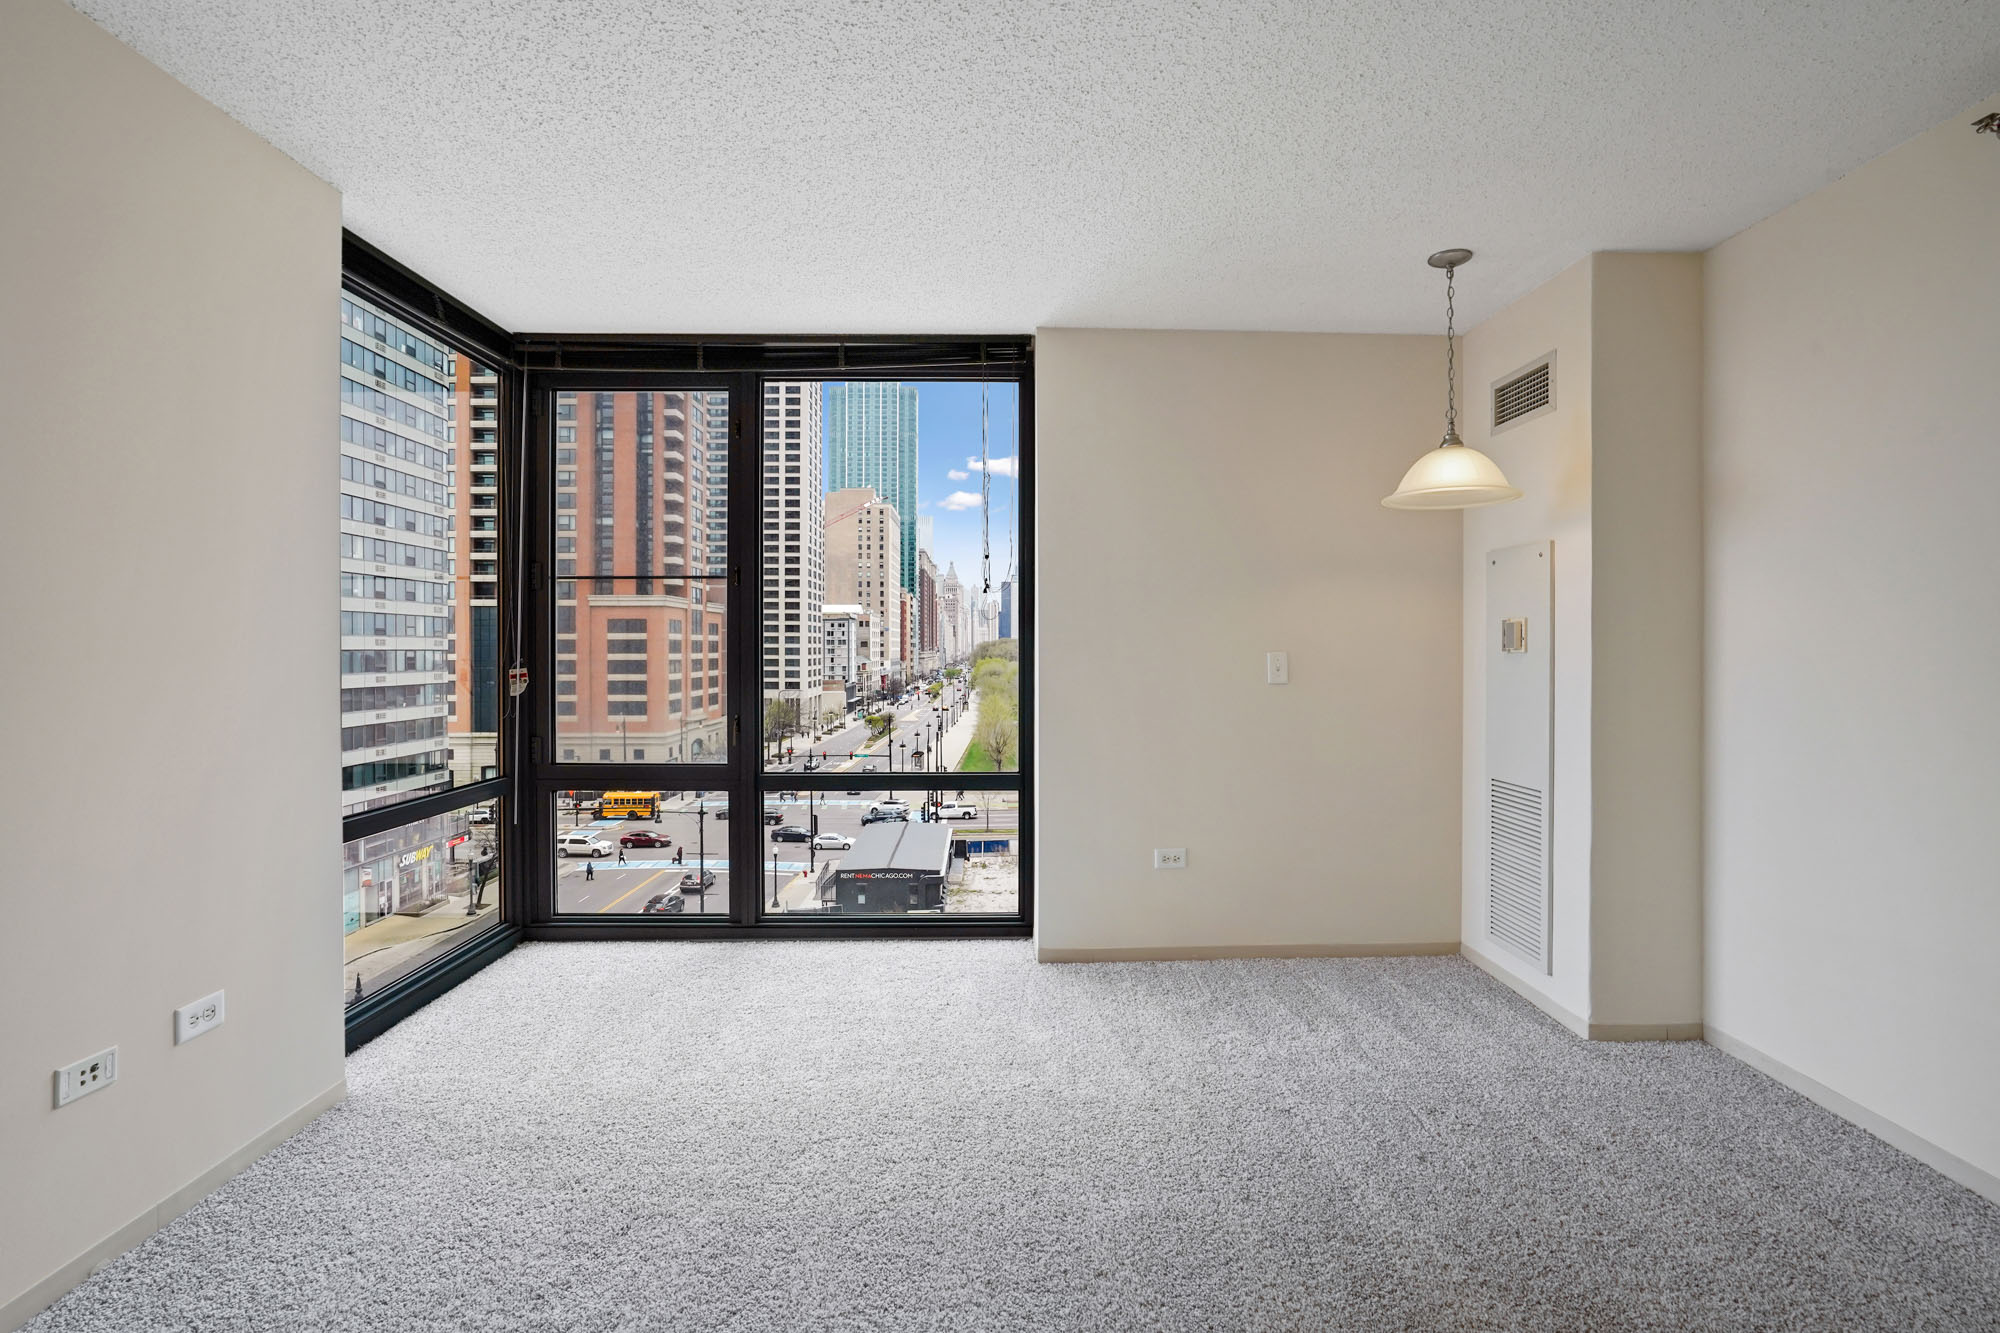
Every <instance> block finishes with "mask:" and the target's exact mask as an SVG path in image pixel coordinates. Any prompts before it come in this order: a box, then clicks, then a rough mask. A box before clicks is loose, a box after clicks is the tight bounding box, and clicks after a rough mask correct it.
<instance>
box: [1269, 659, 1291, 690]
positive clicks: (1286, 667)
mask: <svg viewBox="0 0 2000 1333" xmlns="http://www.w3.org/2000/svg"><path fill="white" fill-rule="evenodd" d="M1291 678H1292V662H1291V658H1290V657H1289V656H1288V655H1287V654H1285V653H1265V654H1264V683H1265V684H1266V685H1283V684H1284V683H1285V682H1286V681H1288V680H1290V679H1291Z"/></svg>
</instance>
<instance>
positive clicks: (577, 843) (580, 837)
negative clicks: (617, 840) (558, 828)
mask: <svg viewBox="0 0 2000 1333" xmlns="http://www.w3.org/2000/svg"><path fill="white" fill-rule="evenodd" d="M556 853H557V855H560V856H609V855H611V844H610V843H608V842H606V841H605V840H604V839H602V838H600V837H598V836H597V835H596V834H594V833H584V832H581V831H580V830H572V831H570V832H568V833H565V834H563V835H562V837H560V838H558V839H556Z"/></svg>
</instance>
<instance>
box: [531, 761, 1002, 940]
mask: <svg viewBox="0 0 2000 1333" xmlns="http://www.w3.org/2000/svg"><path fill="white" fill-rule="evenodd" d="M892 795H893V796H896V797H900V798H902V799H903V800H905V801H907V802H909V804H910V806H911V808H912V810H914V809H915V808H916V807H917V806H918V804H919V803H920V802H922V801H923V800H924V799H925V797H926V796H927V795H928V792H927V791H924V790H916V789H910V790H903V791H897V792H893V793H892V792H873V793H864V794H862V795H860V796H849V795H847V794H846V793H844V792H841V793H812V792H801V793H800V796H801V798H802V799H799V800H786V801H782V802H779V801H771V802H767V805H769V806H772V807H775V808H776V809H777V810H778V811H779V813H780V815H781V817H782V818H781V822H780V824H778V825H764V826H760V838H759V843H760V846H761V848H762V853H763V854H762V857H761V858H760V861H759V864H758V867H757V874H756V875H755V876H754V877H752V878H750V879H749V882H750V883H754V884H757V885H758V886H759V887H760V890H761V892H762V893H763V902H764V906H765V910H766V911H770V910H772V907H771V903H772V898H773V892H774V890H775V892H776V896H777V899H778V903H779V909H778V910H796V909H797V908H800V907H803V906H806V905H807V903H808V894H809V880H808V878H806V877H808V876H810V874H811V873H812V872H813V871H815V870H816V869H817V868H818V867H820V866H824V865H826V864H827V863H828V861H838V860H839V859H840V857H841V855H842V854H841V853H840V852H838V851H832V850H825V851H818V852H815V851H813V850H812V848H811V846H810V844H808V843H805V842H774V841H772V839H771V836H770V835H771V830H772V828H776V827H784V826H792V827H798V828H803V829H807V830H811V829H813V828H814V825H815V821H816V822H817V826H818V831H819V832H821V833H839V834H844V835H846V836H847V837H850V838H851V837H854V836H856V835H857V834H859V833H860V831H861V828H862V823H861V821H862V818H863V816H865V815H866V814H867V813H868V807H869V806H870V805H873V804H875V803H876V802H879V801H883V800H886V799H888V798H889V797H890V796H892ZM956 795H957V793H956V791H955V790H953V789H952V788H949V787H946V788H945V789H944V797H945V799H946V800H951V799H953V798H954V797H955V796H956ZM988 798H990V799H988ZM965 804H968V805H974V806H977V807H978V809H979V817H978V818H976V819H968V820H953V821H951V827H952V829H953V831H954V833H957V834H969V833H992V834H994V835H996V836H1001V837H1008V838H1010V839H1012V838H1013V837H1014V836H1015V834H1016V831H1017V829H1018V827H1019V822H1020V798H1019V797H1018V796H1017V795H1016V794H1015V793H1013V792H976V791H968V792H967V793H966V794H965ZM695 808H696V802H695V798H694V797H693V796H692V795H687V796H678V795H671V794H670V796H669V799H668V802H667V804H666V806H665V808H664V810H663V811H662V813H661V816H660V822H659V823H658V824H655V823H653V821H651V820H647V819H599V820H584V821H581V822H579V823H576V824H574V825H572V822H571V820H570V819H569V818H568V817H567V815H565V817H564V819H563V821H562V828H563V829H564V830H565V831H567V830H568V829H570V828H571V827H578V828H584V829H588V830H590V831H591V832H593V833H595V834H596V835H597V836H598V837H600V838H602V839H604V841H606V842H608V843H610V844H612V846H614V847H615V846H617V843H618V836H619V834H621V833H626V832H629V831H631V830H633V829H649V830H655V831H658V832H660V833H663V834H665V835H666V836H667V837H670V838H672V839H673V840H674V846H673V847H671V848H666V847H633V848H628V849H627V850H626V853H625V856H626V863H625V864H624V865H622V866H621V865H619V864H618V858H617V856H616V854H613V855H612V856H609V857H605V858H602V859H600V860H598V861H597V862H596V863H595V867H596V868H595V873H594V874H593V875H592V876H591V877H590V878H588V879H586V878H585V871H584V867H585V865H586V864H587V862H586V860H585V859H584V858H583V857H564V858H560V859H559V860H558V861H557V865H556V904H557V910H558V911H560V912H563V913H619V914H623V913H626V912H637V911H638V910H639V909H640V908H641V907H643V906H644V905H645V903H646V900H647V899H648V898H650V897H652V896H653V895H654V894H656V893H665V892H667V891H668V890H669V889H671V888H673V887H674V886H675V885H676V884H678V883H679V882H680V877H681V875H682V874H683V873H685V872H687V871H689V870H692V869H694V868H695V862H696V861H697V859H699V858H698V855H697V850H696V846H695V841H694V840H695V824H696V815H695ZM708 808H709V824H708V845H707V848H706V852H707V861H706V864H707V866H708V868H709V869H710V870H712V871H714V872H715V879H716V890H715V891H714V892H711V893H710V894H709V895H708V913H709V914H710V915H723V914H726V913H727V911H728V903H727V901H726V899H725V898H724V896H723V894H724V892H725V891H726V890H727V889H728V887H729V884H730V879H731V877H730V874H729V871H728V857H729V846H728V841H729V821H726V820H717V819H716V818H715V811H716V810H717V809H719V808H721V802H720V801H719V800H715V799H711V800H710V801H709V802H708ZM684 839H685V842H683V840H684ZM683 848H684V849H685V856H686V860H685V863H684V864H682V865H678V866H677V865H675V864H673V854H674V852H675V851H678V850H683ZM1016 850H1018V848H1017V849H1016ZM696 914H697V904H696V902H695V900H694V899H693V898H692V897H690V898H689V899H688V905H687V912H686V915H690V916H691V915H696Z"/></svg>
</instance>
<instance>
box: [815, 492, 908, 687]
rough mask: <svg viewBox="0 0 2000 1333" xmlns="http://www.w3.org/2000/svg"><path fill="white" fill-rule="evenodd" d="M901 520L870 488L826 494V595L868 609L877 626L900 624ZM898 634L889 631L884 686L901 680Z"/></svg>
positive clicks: (829, 598)
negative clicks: (886, 677)
mask: <svg viewBox="0 0 2000 1333" xmlns="http://www.w3.org/2000/svg"><path fill="white" fill-rule="evenodd" d="M902 569H903V524H902V519H901V517H900V516H899V515H898V514H897V513H896V507H895V506H894V505H892V504H889V503H888V502H887V501H885V500H883V499H882V498H881V497H880V496H878V495H877V494H876V493H875V492H874V491H873V490H872V489H870V488H869V487H866V486H855V487H849V488H847V489H846V490H839V491H831V492H829V493H828V494H827V497H826V596H827V600H828V601H829V602H833V603H852V604H855V605H859V606H863V607H866V608H867V609H868V611H869V614H870V615H871V616H872V618H873V620H874V623H875V624H876V625H877V626H882V627H887V626H890V625H894V624H897V623H898V622H899V619H900V615H899V612H898V608H897V601H898V599H899V598H900V597H901V595H902V591H903V590H902ZM900 637H901V636H900V635H897V634H893V633H892V634H886V635H885V644H884V654H883V655H884V657H885V659H886V661H885V662H884V664H883V670H884V671H885V672H886V674H887V675H888V676H889V679H888V680H885V681H883V682H882V684H883V685H885V686H886V685H890V684H896V683H899V682H900V681H901V680H902V679H903V654H902V645H901V643H900V642H899V639H900Z"/></svg>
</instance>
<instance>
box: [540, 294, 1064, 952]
mask: <svg viewBox="0 0 2000 1333" xmlns="http://www.w3.org/2000/svg"><path fill="white" fill-rule="evenodd" d="M519 346H520V348H521V351H522V362H523V366H524V374H525V378H524V382H523V393H524V397H525V399H526V405H527V411H526V426H527V437H528V438H527V443H528V449H527V455H528V463H527V477H526V479H525V484H526V486H527V487H528V491H529V494H530V495H531V496H535V495H542V496H546V497H548V502H547V503H542V504H536V503H530V505H529V506H528V511H527V516H526V522H525V523H524V524H523V533H522V540H523V541H524V542H525V543H527V552H526V556H525V559H526V562H527V568H528V570H529V575H528V578H527V580H526V588H525V590H524V593H523V604H522V608H521V614H522V616H523V621H524V628H525V633H524V644H525V648H524V653H525V660H526V661H528V662H529V663H530V675H531V677H533V676H535V675H537V674H539V673H538V672H537V671H536V669H535V666H534V664H536V663H542V662H549V663H553V661H554V653H553V643H554V638H555V637H556V635H555V630H554V625H555V608H556V596H555V582H556V581H555V579H554V578H553V577H551V576H549V575H548V574H546V573H545V571H544V570H543V568H542V566H543V564H544V563H545V562H546V561H548V560H551V559H553V558H554V557H553V554H552V553H553V551H554V549H555V547H554V538H555V535H556V529H555V528H554V527H553V526H552V524H553V515H554V504H553V495H554V489H553V486H552V484H551V483H552V482H553V474H554V471H555V470H556V463H555V461H554V460H555V450H556V448H557V445H556V442H555V440H556V437H555V427H556V424H557V421H558V417H557V415H556V402H557V395H558V394H559V393H593V392H595V393H603V392H641V391H652V392H686V391H690V390H706V391H710V392H714V391H717V390H721V391H724V392H726V393H727V394H728V395H729V440H728V447H729V451H730V457H729V477H728V496H729V506H728V507H729V516H730V521H729V525H728V534H727V543H728V566H729V573H728V578H729V606H730V613H729V615H728V617H727V619H728V628H727V629H726V631H725V634H724V664H725V665H724V670H725V673H726V674H725V679H726V680H728V681H729V683H730V690H729V718H730V746H729V757H728V760H727V761H726V762H725V763H722V764H713V763H710V764H664V763H640V762H637V761H633V762H630V763H619V762H611V763H604V762H582V761H571V762H568V763H564V762H562V761H561V760H560V758H559V756H560V754H561V752H562V749H563V746H562V744H561V743H560V740H559V738H558V736H557V733H556V729H555V726H556V718H555V714H554V709H553V707H552V706H551V705H552V701H553V698H554V696H553V693H552V692H546V691H543V690H541V689H540V688H538V686H537V685H536V684H534V683H531V684H530V687H529V697H530V699H531V700H532V703H531V704H530V705H529V706H528V707H525V708H524V709H523V712H522V716H523V719H524V726H525V727H526V728H527V729H528V732H529V735H528V740H527V756H528V760H527V766H526V769H525V770H524V772H523V779H524V786H523V797H522V799H523V803H524V806H525V807H526V808H527V809H529V810H535V811H538V812H544V813H540V814H538V816H537V818H536V820H535V822H534V825H533V827H531V828H527V829H525V831H524V835H523V836H524V841H525V842H526V844H527V854H528V855H530V856H531V857H533V858H534V866H533V867H531V868H530V870H529V871H528V874H529V876H530V882H531V884H532V886H533V890H534V903H533V909H532V912H531V915H530V917H529V919H528V920H527V921H526V922H525V923H524V925H523V932H524V937H525V938H527V939H534V940H565V939H567V940H606V939H666V938H672V939H901V938H920V939H983V938H1010V939H1019V938H1028V937H1030V936H1032V935H1033V933H1034V920H1035V917H1034V889H1035V882H1034V881H1035V876H1034V855H1033V849H1034V846H1035V834H1034V780H1035V771H1034V717H1035V713H1034V698H1035V681H1034V671H1033V669H1032V664H1033V660H1034V637H1033V636H1034V620H1033V611H1032V608H1033V592H1032V588H1033V583H1034V574H1033V559H1034V513H1035V506H1034V473H1035V469H1034V358H1033V347H1034V344H1033V339H1032V338H1030V337H1027V336H1007V337H1000V336H995V337H989V338H957V339H943V338H940V339H922V340H911V339H899V338H890V337H867V338H859V337H857V338H841V337H834V338H825V339H797V338H756V337H726V338H700V339H691V338H678V337H608V336H601V335H590V336H581V337H564V336H561V335H552V334H536V335H530V336H527V337H524V338H522V339H521V340H520V343H519ZM982 375H983V376H984V377H985V378H987V379H988V380H990V381H992V382H995V383H1003V382H1004V383H1012V384H1016V385H1017V386H1018V387H1019V393H1020V407H1019V422H1020V424H1019V439H1018V452H1019V456H1020V465H1019V475H1018V476H1017V478H1016V482H1017V486H1018V488H1019V489H1018V492H1017V493H1018V495H1019V505H1020V513H1019V520H1018V521H1019V532H1020V546H1019V549H1018V551H1017V555H1016V561H1015V571H1014V572H1015V580H1014V581H1015V592H1014V599H1015V623H1014V629H1015V639H1016V641H1017V643H1018V644H1019V653H1020V660H1021V664H1022V670H1021V673H1020V678H1021V686H1020V730H1021V740H1020V752H1019V759H1018V761H1017V766H1016V769H1015V770H1014V771H1011V772H1006V773H951V774H948V775H943V774H937V773H930V772H922V771H919V772H900V771H899V772H895V773H888V772H876V773H862V772H855V771H849V772H843V773H798V772H767V771H765V768H764V758H763V747H762V746H761V745H759V744H758V743H757V741H756V739H755V736H756V733H757V730H758V728H759V727H760V725H761V719H762V717H763V707H764V702H763V701H764V693H765V689H766V686H765V684H764V671H763V656H764V637H763V631H764V616H763V609H764V594H765V586H764V562H763V540H764V512H763V491H764V486H765V464H766V461H767V460H766V458H765V433H766V424H767V423H766V420H765V418H764V415H763V411H762V404H763V402H764V386H765V384H766V383H767V382H773V381H776V382H783V381H812V382H825V381H848V382H852V381H858V380H885V381H897V382H904V383H911V382H919V381H943V382H959V383H963V382H968V381H974V380H978V379H979V378H981V377H982ZM778 429H782V426H779V427H778ZM710 447H711V450H712V449H713V441H711V445H710ZM778 466H779V467H780V468H782V467H783V460H782V459H780V460H778ZM778 475H780V476H782V472H780V473H779V474H778ZM746 515H747V516H748V518H745V517H744V516H746ZM752 519H754V520H755V521H754V522H753V521H750V520H752ZM633 788H637V789H640V790H661V791H690V790H707V791H720V792H724V793H726V794H727V797H728V800H729V803H730V806H731V809H732V814H734V812H735V811H736V810H738V809H747V808H756V809H759V810H760V811H761V808H762V806H763V804H764V801H765V799H766V797H767V796H768V795H769V794H770V793H772V792H776V791H798V792H805V791H841V792H845V791H848V790H861V791H905V792H907V791H923V790H939V791H946V790H948V791H960V790H962V791H966V792H979V791H1012V792H1018V793H1019V799H1020V821H1019V826H1018V832H1017V834H1016V836H1017V839H1018V841H1019V844H1020V846H1021V847H1022V849H1023V854H1022V856H1021V857H1020V860H1019V863H1018V865H1019V869H1018V880H1017V892H1018V897H1017V903H1018V908H1017V911H1016V912H1015V913H1013V914H1009V915H1004V916H1003V915H985V914H972V913H966V914H959V913H951V914H948V915H943V916H937V915H921V916H878V917H865V916H816V915H814V914H811V913H801V914H788V913H774V912H769V911H767V910H765V909H764V906H763V902H762V893H761V890H759V891H755V892H743V891H740V890H741V888H742V886H745V885H748V884H753V883H760V880H761V877H760V876H759V875H757V874H756V873H754V872H753V873H743V871H742V869H741V868H746V867H757V866H760V865H761V864H762V861H763V854H764V848H763V837H762V834H763V823H762V820H761V818H759V819H742V818H731V819H729V820H728V821H726V822H727V824H728V826H729V832H728V835H727V836H728V843H727V845H728V854H729V865H730V867H731V872H732V873H731V886H732V889H733V890H738V891H734V892H732V893H731V895H730V903H729V912H728V915H727V916H721V915H716V916H706V917H690V916H684V915H652V916H645V915H640V914H636V913H635V914H631V915H619V916H600V915H598V914H595V913H593V914H588V915H584V914H575V915H565V914H563V913H559V912H558V911H557V910H556V883H555V865H556V863H555V856H554V851H555V848H554V843H553V837H554V832H553V831H554V828H555V824H556V820H555V812H556V807H555V798H556V793H558V792H561V791H612V790H625V789H633ZM537 839H541V841H540V842H539V843H537V841H536V840H537Z"/></svg>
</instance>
